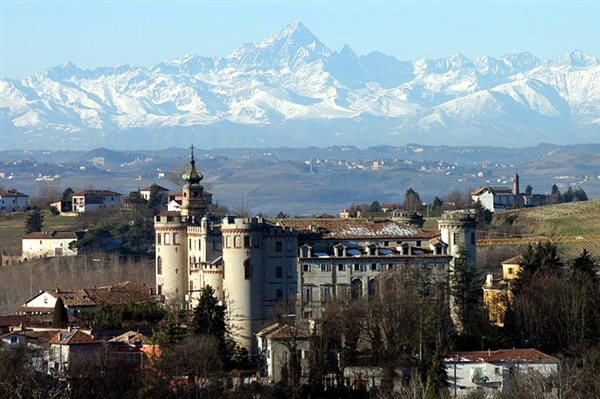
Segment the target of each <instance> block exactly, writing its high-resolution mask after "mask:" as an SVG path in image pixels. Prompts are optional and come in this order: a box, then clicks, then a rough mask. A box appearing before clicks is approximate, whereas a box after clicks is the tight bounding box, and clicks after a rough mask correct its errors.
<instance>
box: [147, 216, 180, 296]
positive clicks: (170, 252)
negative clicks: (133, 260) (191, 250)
mask: <svg viewBox="0 0 600 399" xmlns="http://www.w3.org/2000/svg"><path fill="white" fill-rule="evenodd" d="M186 229H187V224H186V222H185V219H184V218H182V216H181V215H180V214H179V213H178V212H165V213H163V214H160V215H157V216H156V217H155V220H154V231H155V233H156V293H157V294H158V295H164V297H165V301H166V302H168V303H170V304H175V305H180V306H183V304H184V301H185V294H186V293H187V276H188V268H187V259H186V253H187V251H186V245H185V244H186V237H187V234H186V233H187V231H186Z"/></svg>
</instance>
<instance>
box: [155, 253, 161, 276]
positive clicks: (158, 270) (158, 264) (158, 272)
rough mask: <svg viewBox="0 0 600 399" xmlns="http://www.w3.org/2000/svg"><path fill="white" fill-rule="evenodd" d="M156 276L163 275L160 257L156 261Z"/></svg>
mask: <svg viewBox="0 0 600 399" xmlns="http://www.w3.org/2000/svg"><path fill="white" fill-rule="evenodd" d="M156 274H162V258H161V257H160V256H159V257H158V259H156Z"/></svg>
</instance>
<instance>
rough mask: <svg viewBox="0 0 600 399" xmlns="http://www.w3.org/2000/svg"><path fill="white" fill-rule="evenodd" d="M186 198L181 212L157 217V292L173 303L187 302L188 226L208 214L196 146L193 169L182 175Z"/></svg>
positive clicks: (196, 222) (155, 225) (180, 304)
mask: <svg viewBox="0 0 600 399" xmlns="http://www.w3.org/2000/svg"><path fill="white" fill-rule="evenodd" d="M182 178H183V180H185V183H184V185H183V187H182V191H183V201H182V204H181V212H163V213H161V214H160V215H158V216H156V218H155V221H154V230H155V234H156V293H157V294H159V295H164V297H165V301H166V302H168V303H170V304H171V305H176V306H181V307H183V306H184V305H185V302H186V299H187V298H188V296H187V295H189V293H190V292H189V291H190V287H189V285H188V282H189V267H190V266H189V265H190V264H191V263H192V262H191V260H192V258H191V256H190V257H189V259H188V255H189V254H190V248H189V245H190V244H192V242H191V241H190V240H188V228H189V226H190V225H193V224H197V225H199V224H200V218H201V217H202V216H204V214H205V213H206V206H205V204H204V199H203V197H202V191H203V189H204V188H203V187H202V185H201V184H200V181H201V180H202V175H201V174H200V173H198V170H197V169H196V161H195V160H194V146H193V145H192V146H191V156H190V169H189V170H188V172H187V173H185V174H184V175H183V176H182Z"/></svg>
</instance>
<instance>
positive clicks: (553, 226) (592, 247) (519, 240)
mask: <svg viewBox="0 0 600 399" xmlns="http://www.w3.org/2000/svg"><path fill="white" fill-rule="evenodd" d="M481 233H482V234H481V235H482V236H483V237H482V238H481V239H479V240H478V243H477V245H478V246H495V245H513V246H518V245H527V244H528V243H532V244H534V243H536V242H538V241H546V240H550V241H552V242H554V243H556V245H557V247H558V249H559V251H560V253H561V255H562V256H563V257H564V258H567V259H572V258H575V257H577V256H579V255H580V254H581V252H582V251H583V250H584V249H586V250H587V251H588V252H590V253H591V255H592V256H593V257H594V258H596V259H600V200H594V201H585V202H571V203H568V204H558V205H550V206H543V207H536V208H527V209H519V210H513V211H506V212H499V213H496V214H495V215H494V219H493V221H492V229H491V230H490V231H486V232H481Z"/></svg>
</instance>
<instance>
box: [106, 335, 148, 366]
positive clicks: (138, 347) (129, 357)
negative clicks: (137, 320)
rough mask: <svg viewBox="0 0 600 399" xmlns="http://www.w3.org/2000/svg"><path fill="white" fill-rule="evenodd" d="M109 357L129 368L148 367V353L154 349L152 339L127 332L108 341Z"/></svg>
mask: <svg viewBox="0 0 600 399" xmlns="http://www.w3.org/2000/svg"><path fill="white" fill-rule="evenodd" d="M108 345H109V346H110V349H109V351H110V356H111V358H112V359H115V360H117V361H119V362H122V363H124V364H126V365H127V366H129V367H130V368H144V367H145V366H146V365H148V362H149V359H148V353H151V349H152V348H154V346H155V345H154V344H153V342H152V339H151V338H150V337H148V336H147V335H144V334H142V333H140V332H136V331H127V332H125V333H123V334H121V335H118V336H116V337H113V338H111V339H109V340H108Z"/></svg>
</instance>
